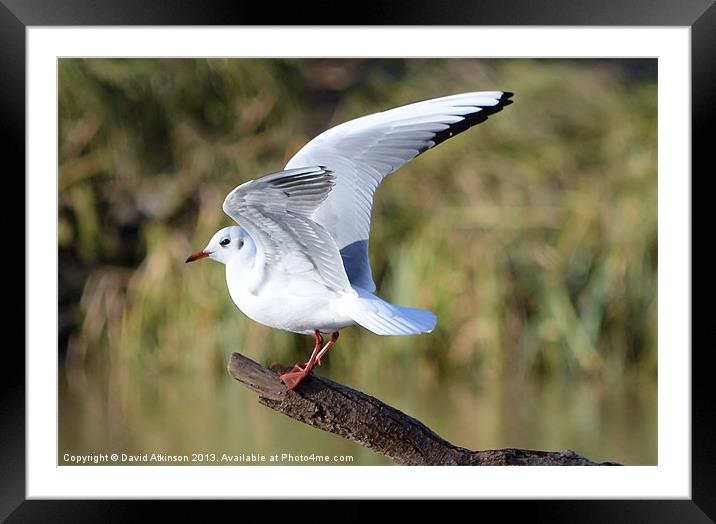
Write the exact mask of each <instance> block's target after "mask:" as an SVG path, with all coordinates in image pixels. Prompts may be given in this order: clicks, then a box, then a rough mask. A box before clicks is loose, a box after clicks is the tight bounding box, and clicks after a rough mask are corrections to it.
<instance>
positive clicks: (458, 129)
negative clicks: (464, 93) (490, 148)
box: [420, 91, 514, 153]
mask: <svg viewBox="0 0 716 524" xmlns="http://www.w3.org/2000/svg"><path fill="white" fill-rule="evenodd" d="M512 96H514V93H512V92H510V91H504V92H502V94H501V95H500V97H499V98H498V99H497V103H496V104H495V105H494V106H482V107H480V108H479V109H478V110H476V111H475V112H474V113H469V114H467V115H464V118H463V119H462V120H460V121H459V122H455V123H454V124H452V125H451V126H450V127H448V128H447V129H444V130H443V131H439V132H437V133H435V136H434V137H433V138H432V140H431V141H432V142H433V145H432V146H430V147H425V148H424V149H423V150H422V151H420V153H422V152H423V151H425V150H427V149H432V148H433V147H435V146H437V145H438V144H441V143H442V142H445V140H447V139H448V138H452V137H454V136H456V135H458V134H460V133H462V132H463V131H466V130H468V129H470V128H471V127H473V126H475V125H477V124H481V123H482V122H484V121H485V120H487V117H489V116H490V115H494V114H495V113H499V112H500V111H502V108H503V107H506V106H508V105H510V104H512V103H513V102H514V101H513V100H510V98H511V97H512Z"/></svg>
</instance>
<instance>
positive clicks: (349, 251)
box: [186, 91, 512, 390]
mask: <svg viewBox="0 0 716 524" xmlns="http://www.w3.org/2000/svg"><path fill="white" fill-rule="evenodd" d="M511 96H512V93H509V92H502V91H481V92H473V93H461V94H456V95H451V96H444V97H440V98H434V99H431V100H425V101H422V102H416V103H413V104H409V105H405V106H401V107H397V108H395V109H390V110H387V111H383V112H380V113H375V114H372V115H368V116H364V117H361V118H357V119H355V120H350V121H348V122H345V123H343V124H340V125H337V126H335V127H333V128H330V129H328V130H327V131H325V132H323V133H321V134H320V135H318V136H317V137H316V138H314V139H313V140H311V141H310V142H308V143H307V144H306V145H305V146H304V147H303V148H302V149H301V150H300V151H299V152H298V153H296V155H295V156H294V157H293V158H291V160H289V162H288V164H287V165H286V167H285V168H284V169H283V170H282V171H279V172H276V173H272V174H269V175H266V176H264V177H261V178H258V179H256V180H250V181H248V182H246V183H244V184H241V185H240V186H238V187H237V188H236V189H234V190H233V191H231V192H230V193H229V194H228V196H227V197H226V199H225V200H224V204H223V209H224V212H225V213H226V214H227V215H229V217H231V218H232V219H234V221H236V222H237V223H238V224H239V226H230V227H225V228H223V229H221V230H220V231H218V232H217V233H216V234H215V235H214V236H213V237H212V238H211V240H210V241H209V243H208V244H207V246H206V247H205V248H204V249H203V250H201V251H199V252H197V253H194V254H193V255H190V256H189V258H187V259H186V262H193V261H195V260H200V259H203V258H209V259H212V260H215V261H217V262H220V263H222V264H224V265H225V266H226V282H227V285H228V288H229V294H230V295H231V299H232V300H233V302H234V303H235V304H236V306H237V307H238V308H239V309H240V310H241V311H242V312H243V313H244V314H245V315H246V316H248V317H249V318H251V319H252V320H254V321H256V322H259V323H260V324H263V325H266V326H269V327H271V328H275V329H281V330H285V331H290V332H293V333H299V334H304V335H312V336H314V337H315V342H316V343H315V347H314V349H313V352H312V353H311V356H310V358H309V360H308V361H307V362H306V363H303V364H296V365H295V366H294V367H293V369H292V370H291V371H289V372H287V373H285V374H283V375H281V377H280V379H281V381H282V382H283V383H284V384H285V385H286V388H287V389H288V390H293V389H295V388H296V387H297V386H298V385H299V384H300V383H301V382H302V381H303V380H304V379H305V378H306V377H307V376H309V375H310V374H311V373H312V371H313V369H314V368H315V367H316V366H317V365H320V364H321V360H322V359H323V357H324V356H325V355H326V352H327V351H328V350H329V349H330V348H331V346H333V345H334V344H335V343H336V341H337V340H338V335H339V331H340V330H341V329H344V328H347V327H349V326H354V325H359V326H362V327H363V328H365V329H368V330H369V331H372V332H373V333H375V334H377V335H417V334H421V333H430V332H432V330H433V328H434V327H435V324H436V322H437V317H436V316H435V315H434V314H433V313H432V312H430V311H424V310H420V309H413V308H408V307H402V306H397V305H395V304H391V303H389V302H386V301H385V300H383V299H381V298H379V297H378V296H376V295H375V294H374V292H375V290H376V287H375V283H374V282H373V276H372V272H371V268H370V261H369V259H368V239H369V236H370V222H371V210H372V207H373V195H374V193H375V190H376V189H377V187H378V185H379V184H380V183H381V181H382V180H383V179H384V178H385V177H386V176H387V175H389V174H390V173H393V172H394V171H397V170H398V169H399V168H401V167H402V166H404V165H405V164H407V163H408V162H409V161H411V160H412V159H414V158H415V157H417V156H418V155H420V154H421V153H423V152H425V151H427V150H428V149H432V148H434V147H435V146H437V145H438V144H440V143H442V142H444V141H445V140H447V139H448V138H451V137H453V136H455V135H457V134H459V133H461V132H463V131H465V130H466V129H468V128H470V127H472V126H473V125H475V124H479V123H481V122H484V121H485V120H487V117H488V116H489V115H492V114H494V113H497V112H498V111H500V110H502V108H503V107H505V106H507V105H509V104H511V103H512V100H510V97H511ZM406 190H407V189H406ZM328 333H330V334H331V338H330V340H329V341H328V342H326V343H325V345H324V339H323V334H328Z"/></svg>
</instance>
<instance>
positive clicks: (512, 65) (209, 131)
mask: <svg viewBox="0 0 716 524" xmlns="http://www.w3.org/2000/svg"><path fill="white" fill-rule="evenodd" d="M652 67H653V62H651V63H648V62H644V61H609V60H526V59H525V60H466V59H460V60H458V59H450V60H445V59H441V60H434V59H433V60H430V59H411V60H397V59H396V60H393V59H372V60H361V59H345V60H257V59H241V60H236V59H212V60H184V59H181V60H180V59H165V60H157V59H146V60H145V59H132V60H126V59H107V60H104V59H102V60H99V59H92V60H80V59H62V60H60V62H59V79H60V83H59V85H60V88H59V116H60V125H59V158H60V166H59V230H58V233H59V263H60V275H59V281H60V287H59V300H60V304H59V306H60V333H59V337H60V356H61V363H62V364H63V366H62V368H61V370H62V373H64V374H65V375H66V376H65V379H64V380H65V382H64V383H66V384H67V387H68V388H69V389H68V391H70V392H71V391H75V392H82V391H85V390H84V389H83V388H86V387H88V386H87V385H86V381H87V380H88V379H87V377H88V375H92V376H99V377H103V378H102V379H101V383H102V384H103V388H102V391H103V392H104V393H103V395H104V396H105V397H107V398H110V397H111V398H115V400H116V398H117V397H118V398H119V400H118V401H117V402H118V403H117V406H118V407H117V409H118V410H119V411H120V412H121V413H123V416H127V410H128V409H129V407H130V406H132V405H134V404H133V402H136V401H137V400H136V398H135V396H136V395H137V388H136V387H134V386H136V383H137V381H140V382H141V381H156V380H162V379H161V377H165V376H180V377H184V379H185V381H184V384H185V385H186V387H195V384H202V387H214V388H218V389H221V388H223V387H224V384H225V382H226V381H227V375H226V372H225V364H226V360H227V356H228V354H229V353H230V352H231V351H235V350H238V351H241V352H243V353H245V354H247V355H248V356H250V357H252V358H255V359H258V360H259V361H260V362H264V363H271V362H282V363H284V364H287V365H288V364H291V363H293V362H295V361H299V360H301V361H302V360H305V358H306V356H307V353H308V351H309V349H310V347H309V346H310V345H311V343H310V340H309V339H308V338H307V337H301V336H297V335H292V334H288V333H283V332H279V331H276V330H271V329H269V328H266V327H264V326H261V325H258V324H256V323H253V322H252V321H250V320H248V319H247V318H246V317H244V316H243V315H242V314H241V313H240V312H239V311H238V310H237V309H236V308H235V306H234V305H233V303H232V302H231V299H230V297H229V295H228V291H227V289H226V284H225V281H224V271H223V267H222V266H220V265H218V264H213V263H211V262H205V263H200V264H196V265H193V266H185V265H184V259H185V258H186V256H187V255H188V254H189V253H191V252H193V251H196V250H198V249H201V248H202V247H204V245H205V244H206V242H207V241H208V239H209V238H210V237H211V235H212V234H213V233H214V232H215V231H216V230H218V229H219V228H221V227H223V226H226V225H229V224H230V223H231V221H230V219H229V218H228V217H227V216H225V215H224V214H223V212H222V211H221V202H222V201H223V198H224V196H225V195H226V194H227V193H228V192H229V191H230V190H231V189H233V188H234V187H235V186H237V185H239V184H240V183H242V182H245V181H247V180H249V179H253V178H257V177H259V176H261V175H263V174H266V173H269V172H273V171H277V170H280V169H281V168H282V167H283V166H284V165H285V163H286V162H287V161H288V159H289V158H290V157H291V156H292V155H293V154H294V153H295V152H296V151H297V150H298V149H299V148H300V147H301V146H302V145H303V144H304V143H306V142H307V141H308V140H310V139H311V138H312V137H313V136H315V135H316V134H318V133H319V132H321V131H322V130H324V129H326V128H327V127H330V126H332V125H335V124H338V123H340V122H343V121H345V120H348V119H351V118H354V117H358V116H362V115H365V114H369V113H372V112H376V111H380V110H384V109H388V108H391V107H395V106H398V105H402V104H405V103H409V102H413V101H418V100H423V99H427V98H432V97H436V96H442V95H447V94H453V93H458V92H463V91H473V90H508V91H513V92H515V96H514V101H515V103H514V104H513V105H511V106H509V107H507V108H506V109H505V110H504V111H502V112H501V113H499V114H497V115H495V116H493V117H491V118H490V119H489V120H488V121H487V122H485V123H483V124H481V125H480V126H478V127H475V128H473V129H470V130H469V131H467V132H465V133H463V134H461V135H459V136H458V137H456V138H454V139H452V140H448V141H447V142H446V143H444V144H442V145H441V146H440V147H438V148H436V149H435V150H433V151H430V152H427V153H426V154H424V155H422V156H421V157H419V158H418V159H416V160H415V161H413V162H412V163H411V164H409V165H408V166H406V167H405V168H403V169H402V170H401V171H400V172H399V173H397V174H395V175H391V176H390V177H388V179H386V181H385V182H384V183H383V185H382V186H381V188H380V189H379V190H378V192H377V196H376V202H375V207H374V212H373V231H372V236H371V244H370V257H371V262H372V266H373V270H374V276H375V279H376V283H377V286H378V294H379V295H380V296H382V297H383V298H385V299H386V300H389V301H391V302H394V303H397V304H401V305H405V306H411V307H419V308H424V309H430V310H432V311H434V312H435V313H436V314H437V315H438V318H439V321H438V326H437V329H436V331H435V332H434V333H433V334H432V335H429V336H420V337H378V336H375V335H372V334H371V333H369V332H367V331H366V330H363V329H359V328H354V329H351V330H347V332H346V333H344V336H342V337H341V340H340V343H339V344H338V345H337V347H336V349H335V350H334V351H332V352H331V354H330V356H329V358H328V360H327V361H326V364H325V365H324V367H323V368H322V371H321V372H322V373H327V374H328V375H329V376H331V375H335V376H340V377H343V378H344V379H345V380H349V381H350V382H351V384H352V385H354V386H355V387H357V388H358V389H364V390H366V389H368V390H369V392H372V393H373V394H378V396H380V394H379V393H380V392H381V391H383V390H382V389H381V387H382V386H381V384H383V383H386V382H389V383H395V382H396V381H408V382H411V381H419V382H420V384H421V385H422V386H421V387H436V388H437V387H442V386H443V385H445V384H447V383H450V382H453V381H458V382H460V383H467V384H473V385H475V384H496V383H497V382H498V381H502V380H505V379H506V378H507V377H511V378H510V380H514V377H517V379H518V380H520V377H521V379H524V380H526V381H532V380H535V379H536V378H538V379H539V380H560V381H580V382H583V381H586V382H588V383H592V384H596V385H598V387H604V384H611V383H617V382H622V381H623V380H626V377H630V378H629V379H630V380H631V379H634V380H639V381H647V383H650V384H652V385H653V389H649V391H652V390H653V392H654V395H655V391H656V390H655V381H656V375H657V339H656V332H657V330H656V327H657V135H656V133H657V90H656V77H655V69H654V71H652V69H651V68H652ZM212 385H213V386H212ZM175 386H176V383H175ZM649 387H650V388H652V386H649ZM370 388H374V389H372V390H371V389H370ZM232 391H233V390H232ZM63 394H64V395H65V398H66V399H69V398H73V399H74V400H73V402H74V404H73V408H72V409H74V410H75V411H77V410H80V411H81V409H80V408H79V407H77V405H76V402H77V398H76V397H71V394H70V393H67V392H66V393H63ZM133 398H134V400H133ZM384 399H385V400H387V401H388V402H389V403H391V399H390V398H385V397H384ZM247 402H248V400H247ZM646 405H647V408H644V409H648V410H649V413H648V414H643V413H641V414H639V416H643V417H646V418H648V420H650V421H655V417H656V411H655V398H654V402H653V403H647V404H646ZM68 409H69V408H68ZM425 422H426V423H428V424H429V425H430V420H426V421H425ZM650 427H651V426H650ZM599 429H600V430H604V428H599ZM653 438H654V440H653V442H655V438H656V436H655V435H654V436H653ZM98 439H99V437H98ZM99 440H101V439H99ZM468 445H469V443H468ZM497 445H498V446H499V443H498V444H497ZM477 446H480V444H479V443H476V444H474V445H473V447H477ZM547 447H554V446H550V445H549V444H547ZM579 451H580V452H581V451H583V450H579ZM649 456H650V457H654V459H653V460H655V456H656V448H655V445H654V446H652V448H651V454H650V455H649ZM594 458H599V457H594ZM604 458H605V459H609V458H610V457H609V456H606V457H604ZM611 458H612V459H614V458H615V457H614V456H612V457H611Z"/></svg>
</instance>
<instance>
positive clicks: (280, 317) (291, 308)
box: [226, 264, 355, 335]
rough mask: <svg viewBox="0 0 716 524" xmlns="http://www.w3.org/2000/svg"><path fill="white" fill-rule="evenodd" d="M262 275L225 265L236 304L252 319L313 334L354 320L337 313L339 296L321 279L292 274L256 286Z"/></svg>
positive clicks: (350, 323)
mask: <svg viewBox="0 0 716 524" xmlns="http://www.w3.org/2000/svg"><path fill="white" fill-rule="evenodd" d="M258 278H259V275H256V274H254V273H253V272H252V271H245V270H244V268H241V267H237V266H236V265H234V264H227V265H226V282H227V285H228V287H229V293H230V294H231V299H232V300H233V301H234V304H236V306H237V307H238V308H239V309H240V310H241V311H242V312H243V313H244V314H245V315H246V316H247V317H249V318H250V319H252V320H254V321H256V322H258V323H260V324H263V325H265V326H269V327H272V328H275V329H282V330H284V331H291V332H293V333H301V334H306V335H311V334H313V332H314V331H315V330H316V329H318V330H319V331H321V332H324V333H331V332H333V331H338V330H340V329H343V328H345V327H348V326H352V325H354V324H355V322H354V321H353V320H352V319H351V318H349V317H347V316H346V315H344V314H342V313H339V312H337V311H336V310H335V309H334V308H333V307H332V306H331V302H332V301H335V300H336V299H337V298H339V297H337V295H336V294H335V293H334V292H331V291H329V290H328V289H326V288H325V286H323V285H321V284H320V283H318V282H315V281H312V280H310V279H305V278H297V277H295V276H291V277H290V280H289V278H285V279H284V278H280V279H277V278H271V279H269V280H268V281H266V282H263V283H262V285H260V286H258V287H257V286H256V282H257V279H258Z"/></svg>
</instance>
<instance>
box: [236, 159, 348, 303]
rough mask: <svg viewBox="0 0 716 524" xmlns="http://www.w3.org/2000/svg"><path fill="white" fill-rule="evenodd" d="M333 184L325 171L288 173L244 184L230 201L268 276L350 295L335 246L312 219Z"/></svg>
mask: <svg viewBox="0 0 716 524" xmlns="http://www.w3.org/2000/svg"><path fill="white" fill-rule="evenodd" d="M333 185H334V178H333V176H332V175H331V171H329V170H328V169H325V168H323V167H321V166H313V167H309V168H300V169H288V170H286V171H281V172H279V173H273V174H270V175H266V176H265V177H262V178H260V179H258V180H252V181H250V182H247V183H245V184H242V185H240V186H239V187H237V188H236V189H234V190H233V191H232V192H231V193H229V195H228V196H227V197H226V199H225V200H224V205H223V209H224V212H225V213H226V214H227V215H229V216H230V217H231V218H233V219H234V220H236V221H237V222H238V223H239V224H240V225H241V226H242V227H243V228H244V229H246V231H248V233H249V234H250V235H251V237H252V238H253V240H254V242H255V243H256V246H257V264H258V265H259V268H261V269H263V271H264V272H265V274H270V273H275V272H281V273H284V274H298V273H301V274H303V275H304V276H306V277H307V278H314V279H315V280H318V281H320V282H321V283H323V284H324V285H325V286H326V288H327V289H329V290H332V291H337V292H342V291H348V290H350V283H349V281H348V277H347V275H346V272H345V269H344V267H343V263H342V260H341V256H340V253H339V251H338V247H337V246H336V243H335V241H334V240H333V238H332V237H331V235H330V233H328V231H327V230H326V228H324V227H323V226H322V225H320V224H318V223H316V222H315V221H313V220H312V219H311V218H309V216H310V215H311V214H312V213H313V212H314V211H315V209H316V208H317V206H319V205H320V204H321V203H322V202H323V201H324V200H325V199H326V197H327V196H328V194H329V193H330V191H331V189H332V188H333Z"/></svg>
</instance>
